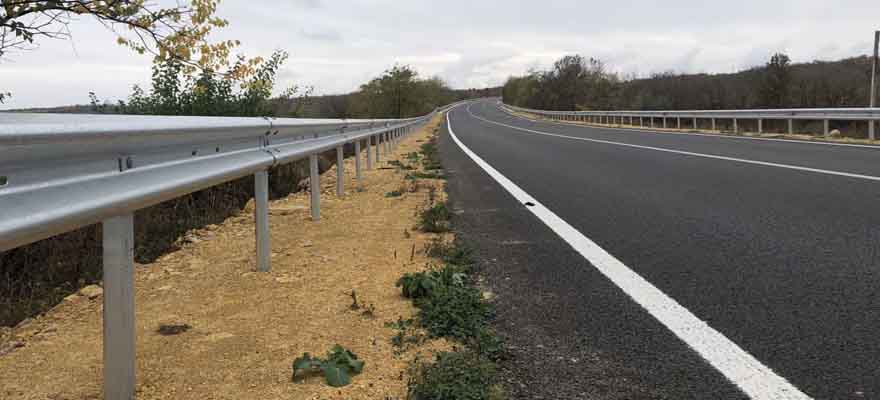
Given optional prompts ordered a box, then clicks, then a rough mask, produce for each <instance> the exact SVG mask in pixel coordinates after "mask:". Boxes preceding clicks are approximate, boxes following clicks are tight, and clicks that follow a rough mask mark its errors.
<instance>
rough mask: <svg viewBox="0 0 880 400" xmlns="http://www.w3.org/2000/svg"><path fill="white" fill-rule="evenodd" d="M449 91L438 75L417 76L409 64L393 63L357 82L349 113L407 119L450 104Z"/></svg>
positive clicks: (451, 98) (451, 95)
mask: <svg viewBox="0 0 880 400" xmlns="http://www.w3.org/2000/svg"><path fill="white" fill-rule="evenodd" d="M453 99H454V95H453V93H452V90H451V89H449V88H448V87H447V86H446V83H444V82H443V81H442V80H441V79H439V78H430V79H421V78H419V76H418V73H417V72H416V71H415V70H413V69H412V68H411V67H409V66H400V65H395V66H394V67H392V68H391V69H388V70H386V71H385V72H384V73H383V74H382V75H381V76H379V77H377V78H374V79H372V80H370V81H369V82H367V83H365V84H363V85H361V87H360V90H359V91H358V92H357V93H355V94H353V95H352V97H351V102H352V103H351V107H350V108H351V109H352V113H353V114H354V115H356V116H361V117H376V118H378V117H385V118H407V117H414V116H418V115H423V114H427V113H428V112H430V111H431V110H433V109H434V108H435V107H437V106H440V105H443V104H448V103H451V102H452V100H453Z"/></svg>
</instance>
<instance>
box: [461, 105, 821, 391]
mask: <svg viewBox="0 0 880 400" xmlns="http://www.w3.org/2000/svg"><path fill="white" fill-rule="evenodd" d="M452 111H453V110H450V111H449V112H447V114H446V123H447V128H448V130H449V136H450V137H452V140H453V141H454V142H455V143H456V144H457V145H458V147H459V148H461V150H462V151H463V152H464V153H465V154H467V156H468V157H470V158H471V160H473V161H474V162H475V163H477V165H479V166H480V168H482V169H483V170H484V171H486V173H487V174H489V176H491V177H492V178H493V179H494V180H495V181H496V182H498V184H499V185H501V187H503V188H504V189H505V190H507V192H509V193H510V194H511V195H512V196H513V197H514V198H515V199H516V200H517V201H519V202H520V204H524V203H526V202H532V203H534V204H535V205H534V206H531V207H527V209H528V210H529V211H531V212H532V213H533V214H534V215H535V216H536V217H538V219H540V220H541V221H542V222H544V224H546V225H547V226H548V227H549V228H550V229H551V230H553V232H555V233H556V234H557V235H559V237H560V238H562V239H563V240H565V241H566V242H567V243H568V244H569V245H570V246H571V247H572V248H574V250H575V251H577V252H578V253H580V254H581V256H583V257H584V258H585V259H586V260H587V261H589V262H590V264H592V265H593V266H595V267H596V269H598V270H599V272H601V273H602V274H603V275H605V276H606V277H607V278H608V279H609V280H611V282H613V283H614V284H615V285H617V286H618V287H619V288H620V289H621V290H623V292H624V293H626V294H627V295H628V296H629V297H630V298H632V299H633V300H634V301H635V302H636V303H638V304H639V305H640V306H642V308H644V309H645V310H646V311H647V312H648V313H650V314H651V315H652V316H653V317H654V318H656V319H657V320H658V321H659V322H660V323H662V324H663V325H664V326H666V327H667V328H668V329H669V330H670V331H672V332H673V333H674V334H675V335H676V336H678V338H679V339H681V340H682V341H683V342H685V343H686V344H687V345H688V346H689V347H690V348H691V349H693V350H694V351H696V352H697V353H698V354H699V355H700V356H701V357H703V359H705V360H706V361H707V362H708V363H709V364H710V365H712V367H714V368H715V369H717V370H718V371H719V372H721V373H722V374H723V375H724V376H725V377H726V378H727V379H729V380H730V382H732V383H733V384H735V385H736V386H737V387H739V388H740V390H742V391H743V392H744V393H745V394H746V395H748V396H749V397H750V398H752V399H755V400H807V399H811V398H810V397H809V396H807V395H806V394H804V393H803V392H801V391H800V390H798V389H797V388H796V387H794V386H793V385H792V384H791V383H789V382H788V381H787V380H786V379H785V378H783V377H781V376H779V375H777V374H776V373H774V372H773V371H772V370H771V369H770V368H768V367H767V366H765V365H764V364H762V363H761V362H760V361H758V360H757V359H755V358H754V357H753V356H752V355H751V354H749V353H747V352H746V351H745V350H743V349H742V348H740V347H739V346H737V345H736V343H733V342H732V341H730V339H728V338H727V337H725V336H724V335H723V334H721V333H720V332H718V331H716V330H715V329H713V328H711V327H710V326H709V325H708V324H706V323H705V322H704V321H702V320H700V319H699V318H697V316H695V315H694V314H693V313H691V312H690V311H689V310H688V309H686V308H684V307H683V306H681V305H680V304H678V302H676V301H675V300H674V299H672V298H670V297H669V296H667V295H666V294H664V293H663V292H662V291H660V289H658V288H657V287H655V286H654V285H652V284H651V283H650V282H648V281H646V280H645V279H644V278H642V277H641V276H639V275H638V274H637V273H635V272H634V271H633V270H631V269H630V268H629V267H627V266H626V265H624V264H623V263H622V262H620V261H619V260H618V259H617V258H615V257H614V256H612V255H611V254H609V253H608V252H606V251H605V250H604V249H602V248H601V247H599V245H597V244H596V243H594V242H593V241H592V240H590V239H589V238H587V237H586V236H584V235H583V234H581V233H580V232H579V231H578V230H577V229H575V228H574V227H572V226H571V225H569V224H568V223H567V222H565V221H564V220H563V219H562V218H560V217H559V216H557V215H556V214H554V213H553V212H552V211H550V210H549V209H548V208H546V207H544V206H543V205H542V204H541V203H540V202H538V201H537V200H535V198H534V197H532V196H531V195H529V194H528V193H526V192H525V191H524V190H522V189H521V188H520V187H519V186H517V185H516V184H515V183H513V182H512V181H511V180H510V179H508V178H507V177H505V176H504V175H502V174H501V173H500V172H498V170H496V169H495V168H493V167H492V166H491V165H489V164H488V163H487V162H486V161H484V160H483V159H482V158H480V156H478V155H477V154H476V153H474V152H473V151H471V150H470V149H469V148H468V147H467V146H465V145H464V143H462V142H461V140H459V139H458V136H456V135H455V132H454V131H453V130H452Z"/></svg>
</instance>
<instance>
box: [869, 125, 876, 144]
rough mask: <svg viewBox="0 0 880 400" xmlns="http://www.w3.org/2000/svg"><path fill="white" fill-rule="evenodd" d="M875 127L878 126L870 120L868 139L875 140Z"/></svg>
mask: <svg viewBox="0 0 880 400" xmlns="http://www.w3.org/2000/svg"><path fill="white" fill-rule="evenodd" d="M874 125H877V123H876V122H874V120H868V139H871V140H874V139H875V136H874Z"/></svg>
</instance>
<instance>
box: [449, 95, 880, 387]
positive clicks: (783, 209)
mask: <svg viewBox="0 0 880 400" xmlns="http://www.w3.org/2000/svg"><path fill="white" fill-rule="evenodd" d="M450 118H451V124H452V128H453V130H454V131H455V134H456V135H457V137H458V138H459V139H460V140H461V142H462V143H463V144H464V145H466V146H467V147H468V148H470V150H472V151H473V152H474V153H476V154H477V155H479V157H481V158H482V159H484V160H485V161H486V162H487V163H488V164H491V166H493V167H494V168H495V169H497V170H498V171H499V172H500V173H502V174H503V175H504V176H506V177H507V178H508V179H510V180H511V181H512V182H514V183H515V184H516V185H518V186H519V187H521V188H522V189H523V190H525V191H526V192H528V193H529V194H530V195H532V196H533V197H534V198H535V199H536V200H537V201H539V202H540V203H541V204H542V205H543V206H546V207H547V208H549V209H550V210H552V211H553V212H554V213H555V214H556V215H558V216H559V217H560V218H561V219H563V220H565V221H566V222H567V223H568V224H570V225H571V226H572V227H574V228H575V229H576V230H577V231H579V232H580V233H582V234H583V235H584V236H586V237H588V238H589V239H592V241H594V242H595V243H596V244H598V245H599V246H601V247H602V248H603V249H605V250H606V251H607V252H608V253H610V254H611V255H613V256H614V257H616V258H617V259H618V260H620V261H621V262H622V263H623V264H625V265H626V266H628V267H629V268H630V269H632V270H633V271H634V272H636V273H637V274H639V275H641V277H643V278H644V279H645V280H647V281H648V282H650V283H651V284H653V285H654V286H655V287H656V288H658V289H660V290H661V291H662V292H663V293H665V294H666V295H667V296H668V297H670V298H672V299H674V300H676V301H677V302H678V303H679V304H680V305H681V306H683V307H685V308H686V309H687V310H689V311H690V312H691V313H693V315H695V316H696V317H697V318H699V319H701V320H704V321H705V322H706V323H707V324H708V325H709V326H710V327H711V328H714V329H715V330H717V331H718V332H720V333H721V334H723V335H724V336H726V338H728V339H729V340H730V341H732V342H733V343H735V344H736V345H738V346H739V347H740V348H741V349H742V350H744V351H745V352H747V353H748V354H750V355H751V356H753V357H754V358H755V359H757V360H759V361H760V362H761V363H763V364H764V365H766V366H767V367H769V368H770V369H772V370H773V371H774V372H775V373H776V374H778V375H779V376H781V377H782V378H784V379H786V380H788V382H790V383H791V384H792V385H793V386H795V387H796V388H797V389H799V390H801V391H802V392H803V393H805V394H807V395H808V396H810V397H813V398H816V399H863V398H864V399H873V398H880V297H878V294H880V262H878V261H880V249H878V246H877V244H878V243H880V229H878V227H880V213H878V212H877V210H876V208H877V207H876V205H877V204H878V202H880V182H878V181H877V180H876V179H877V178H876V177H880V149H876V148H864V147H852V146H828V145H817V144H808V143H793V142H783V141H766V140H746V139H736V138H722V137H711V136H696V135H675V134H668V133H650V132H640V131H624V130H613V129H601V128H587V127H576V126H567V125H561V124H554V123H550V122H534V121H527V120H524V119H522V118H519V117H515V116H511V115H508V114H506V113H504V112H503V111H501V110H499V109H498V107H497V104H495V103H494V102H491V101H480V102H476V103H472V104H471V105H470V106H469V107H464V106H463V107H458V108H456V109H455V110H453V111H452V112H451V113H450ZM488 121H492V122H495V123H491V122H488ZM499 124H503V125H499ZM504 125H507V126H504ZM513 127H519V128H523V129H527V130H531V131H536V132H531V131H525V130H522V129H515V128H513ZM553 135H559V136H553ZM563 136H565V137H563ZM578 138H580V139H586V140H579V139H578ZM441 154H442V155H443V157H444V163H445V165H446V167H447V168H448V169H449V170H450V175H451V179H450V182H449V191H450V198H451V200H452V205H453V207H454V208H456V209H458V210H459V212H460V213H461V215H459V217H458V218H456V222H455V223H456V228H457V229H458V230H459V231H460V235H461V236H462V237H463V238H464V239H465V240H468V241H471V242H473V243H474V244H475V246H476V247H477V248H478V249H479V252H480V256H481V257H482V259H483V260H484V261H485V262H484V265H483V269H484V275H485V276H486V279H487V285H488V286H489V287H490V288H491V289H492V290H494V291H496V292H497V295H498V297H497V303H498V321H497V325H498V327H499V329H500V330H501V331H502V332H503V333H504V334H505V336H507V337H508V339H509V340H510V342H511V347H512V348H513V359H512V360H511V361H510V362H509V363H508V364H507V365H506V368H507V369H508V372H509V374H510V376H511V378H510V379H511V380H512V385H513V386H514V389H515V390H514V392H515V393H514V394H515V395H516V396H517V397H520V398H620V399H625V398H626V399H628V398H670V399H684V398H693V399H728V398H747V396H746V395H745V394H744V393H742V392H741V391H740V390H739V389H738V388H737V386H736V385H734V384H733V383H731V382H730V381H729V380H728V379H727V378H725V376H724V375H722V374H721V373H720V372H719V371H718V370H716V369H715V368H713V367H712V366H711V365H710V364H709V363H707V362H706V361H705V360H704V359H703V358H701V356H700V354H697V353H696V352H695V351H693V350H692V349H691V348H690V347H689V346H688V345H687V344H685V343H684V342H683V341H682V340H680V338H679V337H677V336H676V335H675V334H673V333H672V332H671V331H670V330H668V329H667V328H666V327H665V326H664V325H663V324H661V323H660V322H658V320H657V319H656V318H655V316H653V315H652V314H651V313H649V312H648V311H646V310H645V309H644V308H643V307H641V306H640V305H639V304H637V303H635V302H634V301H633V300H632V299H631V298H630V297H629V296H627V295H626V294H625V293H624V292H623V291H622V290H621V289H620V288H618V287H617V286H616V285H615V284H614V283H612V282H611V281H609V280H608V279H607V278H606V277H605V276H603V275H602V274H601V273H599V272H598V270H597V269H596V268H594V266H593V265H591V263H590V262H588V261H587V260H586V259H585V258H584V257H582V256H581V255H580V254H578V253H577V252H575V251H574V250H573V249H572V248H571V246H569V245H568V244H567V243H566V242H565V241H563V240H562V239H561V238H560V237H559V236H557V235H556V234H554V233H553V232H552V231H551V230H550V229H549V228H547V227H546V226H545V225H544V224H543V223H542V222H541V221H540V220H538V218H536V217H535V216H534V215H533V214H532V213H530V212H528V210H527V209H526V207H525V206H523V205H522V204H520V203H519V202H518V201H516V200H514V198H513V197H511V196H510V195H509V194H507V192H506V191H505V190H504V189H502V188H501V186H499V185H498V184H497V183H496V182H495V181H494V180H492V179H491V178H490V177H489V176H488V175H486V173H485V172H483V170H482V169H480V168H479V167H478V166H477V165H476V164H475V163H474V162H473V161H471V160H470V159H469V158H468V157H467V156H466V155H465V154H464V153H463V152H462V151H461V149H459V148H458V146H457V145H456V144H455V143H453V142H452V141H451V140H450V138H449V135H444V137H443V139H442V140H441ZM718 157H722V158H718ZM797 168H800V169H797ZM805 168H806V169H814V170H805ZM846 174H855V175H859V176H847V175H846ZM872 178H874V180H872Z"/></svg>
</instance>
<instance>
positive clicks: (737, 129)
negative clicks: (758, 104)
mask: <svg viewBox="0 0 880 400" xmlns="http://www.w3.org/2000/svg"><path fill="white" fill-rule="evenodd" d="M733 134H734V135H736V134H739V127H737V126H736V118H734V119H733Z"/></svg>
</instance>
